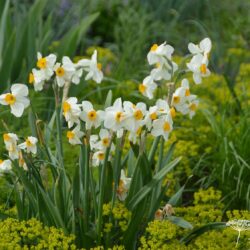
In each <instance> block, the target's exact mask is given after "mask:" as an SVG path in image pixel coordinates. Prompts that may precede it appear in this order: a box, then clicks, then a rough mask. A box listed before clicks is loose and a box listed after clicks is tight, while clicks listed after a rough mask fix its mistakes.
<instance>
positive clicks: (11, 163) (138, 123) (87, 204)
mask: <svg viewBox="0 0 250 250" xmlns="http://www.w3.org/2000/svg"><path fill="white" fill-rule="evenodd" d="M188 49H189V51H190V53H191V54H190V55H189V57H192V59H191V60H190V62H188V63H187V64H186V66H187V68H185V67H186V66H185V64H183V65H184V66H183V65H182V66H181V67H180V68H178V65H177V64H176V63H175V62H173V60H172V54H173V52H174V49H173V47H172V46H170V45H168V44H166V43H163V44H161V45H159V46H158V45H157V44H154V45H153V46H152V47H151V49H150V52H149V53H148V55H147V59H148V62H149V64H150V65H155V67H154V68H153V69H152V71H151V72H150V74H149V76H147V77H146V78H145V79H144V80H143V83H142V84H140V85H139V90H140V92H141V93H142V94H143V95H145V96H146V97H148V98H153V96H154V91H155V89H156V88H157V86H159V85H163V84H164V86H165V83H166V81H167V82H168V81H170V83H169V84H168V87H169V88H168V96H167V97H166V98H163V99H158V100H157V101H156V102H155V105H154V106H151V107H147V105H146V104H145V103H143V102H139V103H137V104H133V103H132V102H130V101H123V100H122V98H117V99H116V100H115V101H114V102H113V104H112V93H111V92H109V94H108V95H107V98H106V101H105V104H104V107H103V109H102V110H97V109H96V107H94V105H93V104H92V103H91V102H89V101H88V100H83V101H81V102H79V101H78V99H77V98H76V97H69V93H70V86H71V84H75V85H78V84H80V82H81V78H82V76H83V74H85V80H86V81H88V80H93V81H95V82H96V83H97V84H100V83H101V82H102V81H103V77H104V76H103V72H102V65H101V64H100V63H98V61H97V51H96V50H95V51H94V52H93V54H92V56H91V58H90V59H81V60H79V61H78V62H77V63H73V62H72V61H71V59H70V58H69V57H67V56H64V57H63V58H62V61H61V62H58V61H57V56H56V55H54V54H50V55H48V56H42V54H41V53H38V54H37V64H36V66H37V67H36V68H34V69H32V72H31V73H30V75H29V83H30V84H31V85H32V86H33V87H34V90H35V91H36V92H39V91H45V86H46V87H47V88H48V87H49V88H52V89H53V91H54V100H55V111H54V114H53V115H52V117H51V119H50V121H49V122H42V121H41V120H40V119H39V115H38V114H37V113H36V112H35V110H34V108H33V106H32V102H30V99H29V88H28V86H27V85H25V84H20V83H17V84H13V85H12V86H11V89H10V91H7V92H6V93H3V94H2V95H0V104H2V105H4V106H7V107H9V108H10V111H11V113H12V114H13V115H14V116H15V117H21V116H22V115H23V113H24V111H25V110H26V109H28V108H29V107H31V108H29V123H30V126H31V135H30V136H27V137H22V136H21V135H16V134H14V133H12V132H11V131H6V133H5V134H4V135H3V139H4V144H5V148H6V150H7V152H8V155H7V158H8V159H6V160H1V162H0V168H1V171H2V172H8V173H9V174H10V175H11V176H12V180H13V187H14V190H15V198H16V206H17V212H18V218H19V219H29V218H31V217H36V218H38V219H39V220H41V221H42V222H43V223H44V224H46V225H49V226H56V227H58V228H62V229H63V230H64V232H65V233H73V234H75V235H76V243H77V246H79V247H84V248H90V247H95V246H104V247H105V248H108V247H112V246H113V245H117V244H119V245H120V244H121V245H125V247H126V248H127V249H135V248H136V244H137V239H138V235H139V233H141V232H142V231H143V230H144V228H145V226H146V225H147V222H148V221H150V220H152V219H153V218H154V215H155V212H156V211H157V209H158V208H159V206H160V203H161V200H162V197H163V196H164V194H165V193H166V190H167V188H168V183H165V184H163V179H164V177H165V176H166V175H167V173H169V172H170V171H171V170H172V169H173V168H174V167H175V166H176V165H177V164H178V162H179V161H180V158H177V159H175V160H173V161H170V159H171V155H172V152H173V145H172V146H171V147H170V148H169V150H168V152H164V144H165V141H167V140H168V137H169V134H170V133H171V131H172V130H173V128H174V122H173V120H174V117H175V115H176V112H179V113H181V114H184V115H189V117H190V118H192V117H193V116H194V114H195V111H196V109H197V106H198V99H197V96H195V95H192V94H191V91H190V86H189V81H188V80H187V79H185V78H183V79H182V81H181V86H179V87H177V86H176V85H177V84H179V81H180V77H182V76H183V75H184V74H186V73H187V72H191V73H192V74H193V80H194V82H195V83H196V84H200V83H201V81H202V78H203V77H207V76H209V74H210V71H209V69H208V55H209V52H210V49H211V41H210V39H209V38H205V39H204V40H202V41H201V42H200V44H199V45H195V44H193V43H190V44H189V46H188ZM189 57H187V59H188V58H189ZM65 122H66V123H67V126H64V124H65ZM54 124H55V127H56V128H54ZM42 125H43V126H42ZM7 129H8V127H7V126H6V130H7ZM63 137H66V138H67V139H68V142H69V144H70V145H71V149H72V152H73V151H77V152H78V155H79V159H77V160H75V159H72V161H74V163H75V169H74V175H73V176H70V175H69V174H68V173H67V171H66V166H65V160H66V159H65V156H64V147H65V144H64V143H63ZM152 138H153V140H154V141H153V143H152V145H149V144H151V142H152ZM127 141H129V143H130V149H129V150H127V149H126V150H125V149H124V145H125V143H127ZM156 152H157V153H158V152H159V155H158V157H155V156H156ZM156 158H157V161H156V160H155V159H156ZM183 189H184V187H183V188H181V189H180V190H179V191H178V192H177V193H176V194H175V195H174V196H173V197H172V198H171V199H170V200H169V203H170V204H172V205H175V203H176V202H177V200H178V199H179V197H180V196H181V194H182V192H183ZM118 201H119V202H120V203H122V205H119V204H120V203H117V202H118ZM105 204H109V212H107V211H105V210H104V208H105ZM117 204H118V205H117ZM117 207H118V208H119V209H125V208H126V210H124V211H127V212H126V216H125V215H119V216H121V218H123V219H122V220H120V217H119V216H118V217H117V214H119V213H117ZM124 216H125V217H124ZM166 219H169V220H171V221H172V222H173V223H176V224H181V225H188V227H190V224H187V223H185V221H184V220H181V219H178V218H177V217H173V216H172V215H171V214H169V215H168V216H166ZM118 225H119V226H118ZM111 226H112V227H111ZM112 228H116V229H117V230H112Z"/></svg>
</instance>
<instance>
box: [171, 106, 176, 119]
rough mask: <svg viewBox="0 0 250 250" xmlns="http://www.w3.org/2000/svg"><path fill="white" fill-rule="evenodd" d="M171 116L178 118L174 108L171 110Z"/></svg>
mask: <svg viewBox="0 0 250 250" xmlns="http://www.w3.org/2000/svg"><path fill="white" fill-rule="evenodd" d="M170 114H171V117H172V118H174V117H175V116H176V112H175V109H174V108H171V109H170Z"/></svg>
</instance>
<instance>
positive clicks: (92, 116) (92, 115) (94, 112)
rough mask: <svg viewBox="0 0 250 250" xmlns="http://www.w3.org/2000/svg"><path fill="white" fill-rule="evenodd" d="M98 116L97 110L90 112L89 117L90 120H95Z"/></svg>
mask: <svg viewBox="0 0 250 250" xmlns="http://www.w3.org/2000/svg"><path fill="white" fill-rule="evenodd" d="M96 116H97V114H96V111H95V110H92V111H90V112H88V118H89V120H90V121H94V120H95V119H96Z"/></svg>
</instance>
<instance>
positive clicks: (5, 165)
mask: <svg viewBox="0 0 250 250" xmlns="http://www.w3.org/2000/svg"><path fill="white" fill-rule="evenodd" d="M10 170H11V161H10V160H1V159H0V173H3V172H4V173H5V172H9V171H10Z"/></svg>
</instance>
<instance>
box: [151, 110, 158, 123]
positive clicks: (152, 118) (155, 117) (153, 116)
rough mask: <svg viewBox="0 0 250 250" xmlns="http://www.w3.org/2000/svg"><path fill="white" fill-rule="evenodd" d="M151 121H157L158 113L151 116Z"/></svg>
mask: <svg viewBox="0 0 250 250" xmlns="http://www.w3.org/2000/svg"><path fill="white" fill-rule="evenodd" d="M150 119H151V120H152V121H153V120H155V119H157V114H156V112H154V113H152V114H151V115H150Z"/></svg>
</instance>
